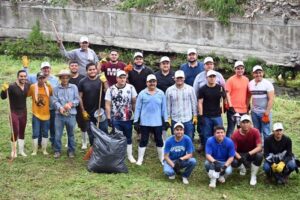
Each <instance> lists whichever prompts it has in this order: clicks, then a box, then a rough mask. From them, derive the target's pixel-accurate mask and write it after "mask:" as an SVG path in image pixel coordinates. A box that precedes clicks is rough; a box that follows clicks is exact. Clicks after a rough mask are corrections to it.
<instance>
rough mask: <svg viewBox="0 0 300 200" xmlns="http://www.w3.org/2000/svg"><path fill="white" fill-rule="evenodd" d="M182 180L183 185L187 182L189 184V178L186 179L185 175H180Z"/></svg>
mask: <svg viewBox="0 0 300 200" xmlns="http://www.w3.org/2000/svg"><path fill="white" fill-rule="evenodd" d="M182 182H183V184H185V185H188V184H189V180H188V179H187V177H182Z"/></svg>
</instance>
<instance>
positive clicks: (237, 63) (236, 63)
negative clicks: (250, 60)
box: [234, 60, 245, 68]
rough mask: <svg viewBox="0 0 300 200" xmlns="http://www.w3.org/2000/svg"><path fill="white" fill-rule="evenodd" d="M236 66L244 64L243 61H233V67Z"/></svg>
mask: <svg viewBox="0 0 300 200" xmlns="http://www.w3.org/2000/svg"><path fill="white" fill-rule="evenodd" d="M238 66H243V67H244V66H245V65H244V63H243V61H240V60H238V61H236V62H235V63H234V68H236V67H238Z"/></svg>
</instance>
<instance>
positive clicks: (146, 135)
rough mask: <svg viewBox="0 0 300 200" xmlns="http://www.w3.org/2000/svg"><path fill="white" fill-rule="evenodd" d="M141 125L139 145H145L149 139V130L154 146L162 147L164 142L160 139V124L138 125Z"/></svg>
mask: <svg viewBox="0 0 300 200" xmlns="http://www.w3.org/2000/svg"><path fill="white" fill-rule="evenodd" d="M140 127H141V134H142V136H141V140H140V144H139V147H146V146H147V145H148V141H149V135H150V132H151V133H154V139H155V143H156V147H163V146H164V142H163V139H162V126H153V127H152V126H140Z"/></svg>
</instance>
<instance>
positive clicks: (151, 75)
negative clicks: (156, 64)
mask: <svg viewBox="0 0 300 200" xmlns="http://www.w3.org/2000/svg"><path fill="white" fill-rule="evenodd" d="M151 80H156V76H155V75H154V74H149V75H148V76H147V82H148V81H151Z"/></svg>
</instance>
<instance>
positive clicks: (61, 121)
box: [53, 70, 79, 158]
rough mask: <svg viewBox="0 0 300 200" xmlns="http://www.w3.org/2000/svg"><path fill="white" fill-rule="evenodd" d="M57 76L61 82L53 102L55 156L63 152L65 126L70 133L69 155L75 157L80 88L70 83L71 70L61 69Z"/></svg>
mask: <svg viewBox="0 0 300 200" xmlns="http://www.w3.org/2000/svg"><path fill="white" fill-rule="evenodd" d="M57 76H58V77H59V79H60V84H59V85H58V86H57V87H55V88H54V90H53V104H54V107H55V110H56V116H55V146H54V152H55V153H54V158H59V157H60V154H61V137H62V135H63V130H64V126H65V127H66V130H67V135H68V156H69V157H70V158H73V157H74V152H75V146H76V145H75V137H74V128H75V125H76V114H77V111H76V107H77V106H78V105H79V94H78V88H77V86H76V85H74V84H71V83H69V80H70V78H71V73H70V71H69V70H61V71H60V72H59V74H58V75H57Z"/></svg>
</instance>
